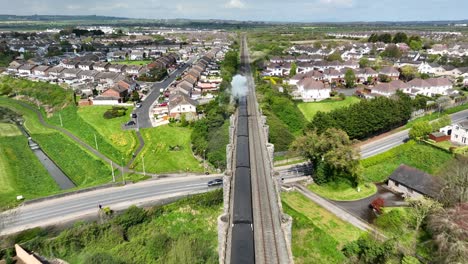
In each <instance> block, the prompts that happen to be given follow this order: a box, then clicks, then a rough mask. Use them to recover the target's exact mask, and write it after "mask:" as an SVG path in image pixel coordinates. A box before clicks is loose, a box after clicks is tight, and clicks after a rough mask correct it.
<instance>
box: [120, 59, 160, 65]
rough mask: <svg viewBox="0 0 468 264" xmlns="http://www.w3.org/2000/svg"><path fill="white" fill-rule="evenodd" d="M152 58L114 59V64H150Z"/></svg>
mask: <svg viewBox="0 0 468 264" xmlns="http://www.w3.org/2000/svg"><path fill="white" fill-rule="evenodd" d="M151 62H152V60H123V61H113V62H112V63H114V64H125V65H138V66H145V65H147V64H150V63H151Z"/></svg>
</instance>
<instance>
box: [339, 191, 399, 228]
mask: <svg viewBox="0 0 468 264" xmlns="http://www.w3.org/2000/svg"><path fill="white" fill-rule="evenodd" d="M377 197H382V198H383V199H384V201H385V206H402V205H404V199H403V198H402V197H401V196H400V195H397V194H395V193H393V192H390V191H389V190H387V189H385V188H384V187H382V185H381V184H377V193H376V194H374V195H372V196H370V197H367V198H364V199H362V200H357V201H349V202H348V201H347V202H338V201H332V202H333V203H334V204H336V205H337V206H338V207H340V208H342V209H344V210H346V211H347V212H349V213H351V214H352V215H354V216H356V217H359V218H361V219H363V220H365V221H367V222H368V223H372V222H373V221H374V219H375V218H376V216H375V214H374V212H373V211H372V209H371V208H369V204H370V203H371V202H372V201H373V200H374V199H376V198H377Z"/></svg>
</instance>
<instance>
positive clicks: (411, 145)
mask: <svg viewBox="0 0 468 264" xmlns="http://www.w3.org/2000/svg"><path fill="white" fill-rule="evenodd" d="M452 159H453V157H452V155H451V154H449V153H447V152H446V151H443V150H440V149H437V148H434V147H431V146H428V145H425V144H422V143H421V144H418V143H416V142H414V141H410V142H408V143H405V144H404V145H401V146H398V147H396V148H393V149H391V150H389V151H387V152H384V153H381V154H379V155H376V156H373V157H370V158H367V159H364V160H362V161H361V164H362V166H363V168H364V171H363V179H364V181H366V182H381V181H384V180H386V179H387V178H388V176H390V174H392V172H393V171H394V170H395V169H396V168H398V167H399V166H400V165H401V164H406V165H408V166H411V167H415V168H417V169H420V170H422V171H425V172H427V173H429V174H437V173H438V172H439V170H440V169H442V168H444V165H445V164H446V163H447V162H449V161H450V160H452Z"/></svg>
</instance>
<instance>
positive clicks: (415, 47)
mask: <svg viewBox="0 0 468 264" xmlns="http://www.w3.org/2000/svg"><path fill="white" fill-rule="evenodd" d="M409 46H410V48H411V49H412V50H414V51H419V50H421V49H422V47H423V44H422V42H421V41H417V40H411V41H410V43H409Z"/></svg>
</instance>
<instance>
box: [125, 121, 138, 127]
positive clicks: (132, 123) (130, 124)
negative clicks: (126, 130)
mask: <svg viewBox="0 0 468 264" xmlns="http://www.w3.org/2000/svg"><path fill="white" fill-rule="evenodd" d="M135 124H136V123H135V121H133V120H131V121H128V122H127V123H126V124H125V125H126V126H134V125H135Z"/></svg>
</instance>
